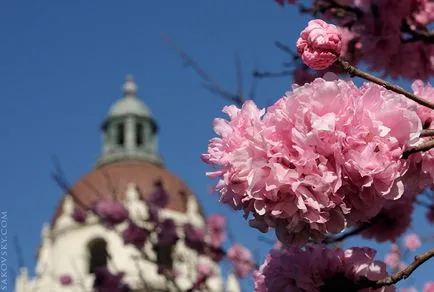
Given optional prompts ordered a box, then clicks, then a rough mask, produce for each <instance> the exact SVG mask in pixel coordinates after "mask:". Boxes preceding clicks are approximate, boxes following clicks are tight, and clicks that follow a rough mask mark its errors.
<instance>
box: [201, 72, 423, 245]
mask: <svg viewBox="0 0 434 292" xmlns="http://www.w3.org/2000/svg"><path fill="white" fill-rule="evenodd" d="M324 78H325V79H323V78H318V79H315V80H314V81H313V82H312V83H308V84H305V85H303V86H296V85H295V86H294V87H293V90H292V92H288V93H287V94H286V95H285V96H284V97H282V98H281V99H279V100H278V101H277V102H276V103H275V104H274V105H272V106H270V107H269V108H268V109H267V110H266V112H265V110H264V109H258V108H257V107H256V105H255V104H254V103H253V102H252V101H247V102H246V103H245V104H244V105H243V106H242V108H241V109H238V108H236V107H235V106H229V107H225V108H224V110H223V111H224V112H225V113H227V114H228V115H229V118H230V120H229V121H226V120H223V119H216V120H215V121H214V130H215V132H216V133H217V134H218V135H220V136H221V138H213V139H211V140H210V142H209V145H208V153H206V154H204V155H202V159H203V160H204V161H205V162H206V163H208V164H211V165H214V166H218V167H219V169H217V170H215V171H213V172H209V173H207V175H208V176H210V177H218V178H220V180H219V182H218V183H217V186H216V190H217V191H218V192H219V193H220V195H221V196H220V201H221V202H222V203H225V204H229V205H230V206H232V207H233V208H234V209H243V210H244V212H245V216H246V217H247V216H248V215H249V213H253V219H252V220H251V221H250V225H251V226H253V227H255V228H258V229H259V230H261V231H263V232H266V231H267V230H268V229H269V228H275V230H276V234H277V236H278V239H279V240H280V241H282V242H284V243H305V242H306V241H307V240H308V239H309V238H313V239H317V240H319V239H321V238H322V237H323V236H324V235H325V234H326V233H336V232H340V231H342V230H343V229H344V228H345V227H346V226H347V225H348V223H351V224H355V223H357V222H364V221H367V220H369V219H371V218H373V217H374V216H376V215H377V214H378V213H379V212H380V210H381V209H382V207H383V205H384V204H385V203H386V202H387V201H389V200H397V199H398V198H400V197H401V196H402V194H403V193H404V183H403V181H402V176H403V175H404V174H405V173H406V172H407V170H408V168H409V165H410V162H409V161H408V160H404V159H401V156H402V153H403V151H404V150H405V149H407V147H409V145H412V144H413V143H415V142H416V141H417V140H418V139H419V133H420V130H421V122H420V119H419V117H418V116H417V114H416V113H415V109H416V106H415V104H414V103H412V102H410V101H408V100H406V99H405V98H404V97H403V96H401V95H398V94H395V93H393V92H390V91H387V90H385V89H384V88H382V87H380V86H377V85H374V84H370V83H367V84H365V85H364V86H362V87H360V88H357V87H356V86H355V85H354V84H353V83H352V82H351V81H343V80H336V77H335V76H334V75H326V76H325V77H324Z"/></svg>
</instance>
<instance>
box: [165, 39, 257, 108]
mask: <svg viewBox="0 0 434 292" xmlns="http://www.w3.org/2000/svg"><path fill="white" fill-rule="evenodd" d="M162 37H163V39H164V41H165V42H166V43H167V44H168V45H169V46H170V47H172V48H173V49H174V50H175V51H176V53H177V54H178V55H179V56H180V57H181V58H182V59H183V60H184V62H185V65H186V66H188V67H190V68H192V69H193V70H194V71H195V72H196V74H197V75H199V77H200V78H201V79H202V80H203V81H204V82H205V84H204V87H205V88H206V89H208V90H209V91H210V92H211V93H214V94H217V95H220V96H222V97H224V98H226V99H228V100H230V101H231V102H234V103H236V104H237V105H239V106H241V105H242V104H243V103H244V101H245V100H246V99H253V98H251V97H248V98H246V97H244V96H243V94H242V90H241V89H242V88H241V86H242V84H240V83H239V84H238V85H239V86H238V89H237V93H231V92H230V91H229V90H227V89H226V88H225V87H223V86H222V85H220V84H219V83H218V82H217V81H215V80H214V78H213V77H211V75H209V74H208V73H207V72H206V71H205V70H204V69H203V68H202V67H201V66H200V65H199V63H198V62H196V61H195V60H194V59H193V58H192V57H190V56H189V55H187V54H186V53H185V52H184V51H183V50H181V49H180V48H179V47H178V46H177V45H176V44H175V43H174V42H173V41H172V40H171V39H170V38H169V37H168V36H167V35H165V34H163V35H162ZM236 62H237V61H236ZM236 67H237V68H236V70H237V76H238V82H240V79H239V65H238V63H236ZM252 87H253V85H252ZM252 95H254V93H252Z"/></svg>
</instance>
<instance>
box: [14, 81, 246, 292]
mask: <svg viewBox="0 0 434 292" xmlns="http://www.w3.org/2000/svg"><path fill="white" fill-rule="evenodd" d="M157 130H158V127H157V124H156V122H155V121H154V119H153V118H152V115H151V112H150V110H149V109H148V108H147V107H146V105H145V104H144V103H143V102H142V101H141V100H140V99H139V98H138V97H137V86H136V84H135V82H134V80H133V78H132V76H131V75H129V76H127V79H126V81H125V83H124V85H123V96H122V97H121V98H120V99H119V100H118V101H117V102H116V103H115V104H114V105H113V106H112V107H111V108H110V110H109V113H108V115H107V117H106V119H105V120H104V121H103V123H102V126H101V132H102V151H101V155H100V156H99V158H98V160H97V162H96V165H95V167H94V169H92V170H91V171H90V172H89V173H87V174H85V175H84V176H83V177H82V178H80V179H79V180H78V181H77V182H76V183H75V184H74V185H73V186H72V187H71V188H70V189H69V190H68V193H67V194H65V195H64V197H63V198H62V200H61V201H60V203H59V205H58V208H57V209H56V210H55V212H54V215H53V218H52V221H51V222H50V223H47V224H45V225H44V227H43V230H42V233H41V244H40V247H39V250H38V255H37V265H36V277H35V278H33V279H30V278H29V276H28V271H27V270H26V269H25V268H24V269H22V270H21V271H20V275H19V276H18V278H17V280H16V292H73V291H74V292H76V291H92V285H93V282H94V278H95V268H96V267H101V266H103V267H107V269H109V270H111V271H114V272H124V273H125V276H124V281H125V282H126V283H127V284H128V285H129V286H130V287H131V288H132V289H133V291H137V292H138V291H173V289H172V288H173V287H172V286H171V285H170V283H168V282H167V278H165V277H164V276H162V275H161V274H159V273H158V261H159V257H158V254H157V253H158V251H156V250H155V249H153V248H152V246H150V245H149V244H148V243H146V244H145V246H144V248H143V250H142V252H143V253H144V254H145V255H146V257H143V256H141V252H140V251H138V250H137V249H136V248H134V247H132V246H130V245H125V244H124V242H123V240H122V237H120V236H119V232H120V231H119V230H118V229H116V228H112V229H108V228H106V227H105V226H103V225H102V224H101V222H100V221H99V218H98V217H97V216H95V215H93V214H90V215H89V216H87V217H86V220H85V222H82V223H78V222H77V221H76V220H73V213H74V212H75V210H76V209H77V207H80V208H82V209H85V210H86V209H91V208H93V204H94V203H95V201H98V200H110V201H113V202H120V203H122V204H123V205H124V206H125V207H126V208H127V209H128V213H129V218H130V219H131V220H133V221H134V222H141V221H143V218H144V217H146V216H149V214H150V210H149V206H148V205H147V203H146V199H147V198H149V196H150V195H151V194H152V193H153V191H154V189H155V182H156V181H158V182H159V184H160V185H162V187H163V188H164V189H165V190H166V192H167V193H168V195H169V196H168V197H169V200H168V204H167V206H166V207H165V208H164V209H163V210H161V211H160V216H161V217H162V218H167V219H172V220H173V221H174V222H175V224H176V227H177V229H182V226H184V224H186V223H189V224H191V225H192V226H195V227H198V228H201V227H203V226H204V225H205V216H204V212H203V211H202V208H201V206H200V205H199V203H198V201H197V199H196V197H195V195H194V194H193V193H192V192H191V191H190V189H189V188H188V187H187V186H186V185H185V184H184V183H183V182H182V181H181V180H180V179H179V178H178V177H177V176H175V175H174V174H172V173H171V172H170V171H168V170H167V169H165V167H164V164H163V162H162V159H161V157H160V155H159V153H158V147H157V132H158V131H157ZM122 224H124V223H122ZM122 224H121V225H122ZM125 224H127V223H125ZM124 227H125V226H121V227H120V228H124ZM177 231H179V232H178V233H179V234H182V233H183V230H177ZM166 256H167V257H169V260H170V261H171V265H173V267H174V269H175V270H176V271H177V272H178V273H180V274H182V275H183V276H182V277H177V278H176V280H175V281H176V284H177V285H178V286H179V287H180V288H181V289H185V290H186V289H188V288H191V286H192V283H193V282H194V281H195V279H196V278H197V271H196V266H197V265H198V264H199V263H204V264H206V265H208V266H209V267H211V268H212V270H213V272H214V273H213V276H211V277H209V278H208V279H207V282H206V285H207V287H208V289H209V291H210V292H220V291H223V290H224V289H226V290H227V291H228V292H239V287H238V284H237V283H236V281H235V282H234V281H233V279H232V280H231V281H229V282H230V283H231V284H230V287H228V286H227V285H226V286H227V287H226V288H225V287H224V286H225V284H224V283H223V280H222V277H221V273H220V268H219V266H218V264H217V263H215V262H214V261H213V260H212V259H211V258H209V257H207V256H203V255H200V254H198V253H196V252H195V251H194V250H192V249H190V248H189V247H188V246H187V245H186V244H185V242H184V241H183V240H182V235H181V240H178V241H177V243H176V244H175V246H173V248H172V249H171V252H170V253H168V254H166ZM167 257H166V258H167ZM147 259H148V260H147ZM65 276H67V277H68V279H67V280H68V281H70V282H71V283H70V284H68V285H64V284H62V281H65V279H64V277H65ZM144 283H145V284H146V287H148V288H147V289H148V290H145V289H144ZM149 287H150V288H149ZM149 289H151V290H149Z"/></svg>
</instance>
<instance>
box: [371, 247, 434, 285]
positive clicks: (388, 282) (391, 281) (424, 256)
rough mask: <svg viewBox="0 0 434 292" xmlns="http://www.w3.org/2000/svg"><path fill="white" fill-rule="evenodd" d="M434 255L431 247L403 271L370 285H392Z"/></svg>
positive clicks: (416, 257)
mask: <svg viewBox="0 0 434 292" xmlns="http://www.w3.org/2000/svg"><path fill="white" fill-rule="evenodd" d="M432 257H434V248H432V249H430V250H429V251H427V252H425V253H423V254H421V255H418V256H415V257H414V261H413V262H412V263H411V264H410V265H408V266H407V267H405V268H404V269H402V270H401V271H399V272H397V273H395V274H393V275H392V276H390V277H387V278H385V279H383V280H380V281H377V282H375V283H374V284H373V285H370V286H368V287H372V288H380V287H383V286H390V285H393V284H396V283H397V282H399V281H400V280H403V279H407V278H408V277H410V275H411V274H412V273H413V272H414V271H415V270H416V269H417V268H418V267H419V266H420V265H422V264H423V263H425V262H426V261H428V260H429V259H430V258H432Z"/></svg>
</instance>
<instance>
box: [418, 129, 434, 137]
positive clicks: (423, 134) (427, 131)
mask: <svg viewBox="0 0 434 292" xmlns="http://www.w3.org/2000/svg"><path fill="white" fill-rule="evenodd" d="M431 136H434V129H424V130H422V132H421V133H420V137H421V138H422V137H431Z"/></svg>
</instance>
